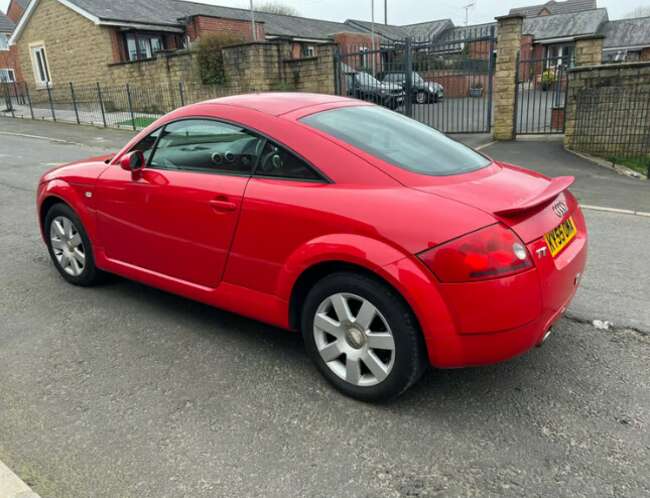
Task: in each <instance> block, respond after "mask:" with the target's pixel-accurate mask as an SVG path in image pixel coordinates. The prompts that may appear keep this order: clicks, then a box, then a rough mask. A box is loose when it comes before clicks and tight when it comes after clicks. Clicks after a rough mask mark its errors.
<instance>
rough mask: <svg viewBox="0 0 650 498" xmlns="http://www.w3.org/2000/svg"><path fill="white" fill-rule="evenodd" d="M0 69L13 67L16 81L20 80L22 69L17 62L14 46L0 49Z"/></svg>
mask: <svg viewBox="0 0 650 498" xmlns="http://www.w3.org/2000/svg"><path fill="white" fill-rule="evenodd" d="M0 69H13V70H14V72H15V73H16V81H22V79H23V77H22V71H21V68H20V65H19V64H18V52H17V50H16V47H10V48H9V50H0Z"/></svg>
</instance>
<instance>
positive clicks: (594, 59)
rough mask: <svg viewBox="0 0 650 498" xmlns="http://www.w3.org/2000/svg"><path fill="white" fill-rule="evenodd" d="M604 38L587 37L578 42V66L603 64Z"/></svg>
mask: <svg viewBox="0 0 650 498" xmlns="http://www.w3.org/2000/svg"><path fill="white" fill-rule="evenodd" d="M603 42H604V37H602V36H596V37H585V38H580V39H578V40H576V48H575V50H576V66H589V65H592V64H601V63H602V62H603Z"/></svg>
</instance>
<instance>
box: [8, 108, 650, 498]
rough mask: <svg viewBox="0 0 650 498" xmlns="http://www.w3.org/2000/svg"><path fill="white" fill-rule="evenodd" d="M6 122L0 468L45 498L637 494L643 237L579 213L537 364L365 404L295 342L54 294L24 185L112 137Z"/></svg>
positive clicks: (125, 304) (117, 296)
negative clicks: (572, 267)
mask: <svg viewBox="0 0 650 498" xmlns="http://www.w3.org/2000/svg"><path fill="white" fill-rule="evenodd" d="M19 123H20V122H16V121H12V120H5V119H0V198H1V199H2V207H3V216H2V217H1V218H0V241H1V244H2V248H3V250H4V251H3V253H4V254H5V257H4V258H1V259H0V274H1V275H2V276H3V284H4V285H3V286H2V287H0V324H1V325H0V365H2V368H1V369H0V421H1V422H2V423H1V424H0V460H2V461H3V462H4V463H5V464H7V465H8V466H9V467H10V468H11V469H12V470H13V471H14V472H16V473H17V474H18V475H19V476H20V477H21V478H22V479H23V480H25V481H27V482H28V483H29V484H31V485H32V487H33V488H34V490H35V491H36V492H38V493H39V494H40V495H41V496H43V497H44V498H45V497H51V498H63V497H75V498H76V497H82V496H94V497H115V496H120V497H181V496H188V497H192V498H196V497H215V496H228V497H238V496H269V497H275V496H277V497H287V496H313V497H320V496H322V497H355V496H359V497H368V498H370V497H378V496H381V497H384V496H388V497H391V496H394V497H399V496H419V497H434V496H449V497H457V496H494V497H497V496H498V497H501V496H506V497H520V496H537V497H547V496H572V497H582V496H584V497H634V498H636V497H640V496H647V495H648V494H650V478H649V476H650V434H649V430H648V427H649V423H650V413H649V412H650V389H649V385H650V371H649V370H648V360H649V358H650V340H649V336H648V332H650V316H648V315H647V314H645V315H644V314H643V313H642V311H643V306H645V309H646V311H647V309H649V308H650V306H648V305H649V304H650V301H648V299H647V298H646V296H650V275H648V273H647V272H648V265H647V264H646V263H647V258H641V257H639V256H640V253H641V252H642V251H643V250H644V249H643V248H645V247H648V246H649V245H650V219H646V218H642V217H638V216H628V215H618V214H612V213H603V212H598V211H587V212H586V215H587V220H588V223H589V226H590V229H591V256H590V257H591V260H590V266H589V268H588V271H587V274H586V275H585V280H584V284H583V286H582V288H581V290H580V291H579V294H578V296H577V299H576V304H575V305H574V306H573V307H572V308H571V310H570V314H569V318H566V319H563V320H562V321H561V322H560V323H559V324H558V326H557V327H556V330H555V334H554V335H553V336H552V337H551V339H550V340H549V341H548V342H547V343H546V345H545V346H544V347H542V348H540V349H535V350H533V351H531V352H530V353H529V354H527V355H525V356H522V357H520V358H517V359H515V360H512V361H510V362H507V363H505V364H501V365H496V366H493V367H487V368H474V369H463V370H452V371H432V372H430V373H429V374H427V375H426V376H425V378H424V379H423V381H422V382H421V383H419V384H418V385H417V386H416V387H415V388H414V389H412V390H411V391H409V392H407V393H406V395H405V396H404V397H402V398H400V399H399V400H398V401H397V402H394V403H392V404H389V405H385V406H374V405H367V404H362V403H358V402H355V401H352V400H350V399H347V398H345V397H342V396H341V395H339V394H338V393H337V392H335V391H333V390H332V389H331V388H330V387H328V386H327V385H326V384H325V383H324V382H323V381H322V380H321V378H320V376H319V375H318V374H317V372H316V371H315V369H314V368H313V367H312V365H311V364H310V362H309V360H308V359H307V357H306V355H305V353H304V352H303V348H302V343H301V340H300V337H299V336H298V335H297V334H292V333H288V332H284V331H280V330H277V329H274V328H271V327H268V326H265V325H262V324H259V323H257V322H253V321H250V320H247V319H245V318H241V317H238V316H235V315H232V314H229V313H225V312H222V311H219V310H216V309H213V308H210V307H207V306H204V305H201V304H197V303H194V302H190V301H187V300H185V299H182V298H179V297H176V296H172V295H170V294H166V293H164V292H160V291H157V290H154V289H151V288H148V287H145V286H143V285H139V284H136V283H133V282H129V281H126V280H123V279H119V278H114V279H112V280H111V281H110V282H109V283H108V284H106V285H104V286H101V287H97V288H94V289H80V288H75V287H71V286H69V285H67V284H65V283H64V282H63V281H62V279H61V278H60V277H59V276H58V274H57V273H56V272H55V270H54V268H53V267H52V265H51V264H50V263H49V261H48V257H47V253H46V250H45V248H44V246H43V244H42V242H41V240H40V236H39V233H38V227H37V224H36V214H35V212H34V211H35V210H34V187H35V182H36V180H37V178H38V176H39V175H40V174H41V172H42V171H44V170H45V169H47V168H49V167H51V165H52V163H55V162H64V161H69V160H73V159H78V158H82V157H85V156H88V155H92V154H101V153H104V152H105V151H106V150H107V149H115V148H116V147H117V145H118V144H117V142H118V139H120V138H122V137H121V136H117V135H113V134H112V133H108V134H105V135H104V132H103V131H102V130H96V129H92V128H87V129H86V128H81V129H80V128H78V127H68V126H64V125H50V124H40V123H30V125H29V126H30V127H31V128H30V129H29V130H28V131H30V132H31V133H29V134H30V135H35V136H46V137H48V136H52V137H54V138H58V139H61V138H62V136H69V137H70V139H71V141H73V142H76V143H77V145H73V144H68V143H64V142H57V141H50V140H46V139H42V138H30V137H26V136H20V135H15V134H13V133H21V131H19V130H18V131H17V128H16V127H17V126H23V124H19ZM39 125H40V126H39ZM3 133H12V134H10V135H7V134H3ZM116 133H119V132H116ZM100 136H102V138H103V140H101V141H100V140H98V138H99V137H100ZM528 145H529V144H526V146H528ZM488 150H489V153H490V154H491V155H493V156H494V157H495V158H500V159H507V160H511V159H512V158H513V155H515V154H519V152H517V151H516V150H514V149H510V148H508V147H506V148H501V145H500V144H499V145H496V146H493V147H490V148H488ZM535 150H538V149H531V151H535ZM539 150H542V149H539ZM524 156H525V154H523V153H522V156H521V157H520V159H522V161H520V162H526V161H527V162H528V163H529V165H533V164H532V163H535V164H537V163H538V162H539V163H540V164H541V163H544V164H545V163H546V162H547V158H546V157H544V158H537V157H535V155H534V153H533V152H530V153H529V157H528V158H526V157H524ZM562 161H563V159H558V163H561V162H562ZM585 167H586V166H585ZM596 176H597V175H596ZM588 177H589V175H586V173H585V178H588ZM585 181H587V180H586V179H585ZM590 181H597V180H596V179H594V178H592V179H591V180H590ZM603 183H607V184H611V185H614V183H612V181H611V178H609V177H607V178H605V179H604V181H603ZM577 185H578V184H577ZM602 188H603V189H605V188H606V187H604V186H603V187H602ZM619 188H622V187H619ZM586 189H587V187H585V192H586ZM584 195H585V196H586V195H587V194H586V193H584ZM623 197H625V196H624V195H623V196H621V198H623ZM614 230H615V231H617V233H619V234H622V235H624V237H622V238H621V239H620V242H619V243H618V244H617V243H615V239H612V237H611V236H610V234H611V232H612V231H614ZM632 282H634V283H633V284H632ZM604 303H608V305H609V303H611V304H612V305H613V304H614V303H615V304H616V308H617V310H618V312H619V313H620V315H621V316H622V317H627V318H631V317H633V318H636V319H637V320H638V323H637V324H636V325H635V326H631V325H625V324H620V323H617V320H616V319H612V317H611V316H610V314H609V309H608V307H607V306H606V305H605V304H604ZM592 319H603V320H607V319H612V321H614V322H615V326H614V327H611V328H610V329H609V330H603V329H597V328H595V327H593V326H592V325H591V323H590V321H591V320H592ZM1 491H2V490H0V496H1V495H2V492H1Z"/></svg>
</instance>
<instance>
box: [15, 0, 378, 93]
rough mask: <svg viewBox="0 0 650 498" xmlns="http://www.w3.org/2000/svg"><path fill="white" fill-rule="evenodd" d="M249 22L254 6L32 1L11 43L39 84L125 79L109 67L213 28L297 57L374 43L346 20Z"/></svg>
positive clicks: (258, 18) (269, 18) (183, 43)
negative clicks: (334, 46) (329, 47)
mask: <svg viewBox="0 0 650 498" xmlns="http://www.w3.org/2000/svg"><path fill="white" fill-rule="evenodd" d="M251 26H252V20H251V14H250V11H249V10H246V9H237V8H230V7H221V6H216V5H206V4H200V3H193V2H186V1H180V0H113V1H111V2H105V1H104V0H32V2H31V3H29V6H28V7H27V10H26V11H25V13H24V15H23V16H22V17H21V18H20V20H19V22H18V24H17V27H16V29H15V31H14V34H13V36H12V38H11V44H14V45H16V46H17V50H18V55H19V61H20V66H21V68H22V70H23V74H25V75H26V78H27V81H28V82H29V83H32V82H33V85H34V86H35V88H36V89H39V88H45V87H46V86H48V85H56V83H57V82H61V81H63V82H65V83H67V82H69V81H72V82H75V83H77V84H82V85H83V84H94V83H95V82H97V81H101V82H104V83H106V84H110V83H111V82H113V83H122V82H121V81H115V80H114V79H113V78H111V77H110V76H109V74H111V71H107V67H110V66H114V65H119V64H129V63H137V62H140V61H148V60H151V59H154V58H155V57H156V55H157V54H159V53H163V52H164V53H169V52H174V51H178V50H181V49H184V48H187V47H189V46H191V45H192V44H193V43H195V42H196V41H197V40H198V39H199V38H201V37H202V36H204V35H206V34H210V33H217V32H218V33H224V32H226V33H231V34H236V35H238V36H239V37H241V38H242V39H243V40H247V41H252V40H253V39H254V38H256V39H257V40H262V41H264V40H266V41H276V40H284V41H287V42H289V43H290V46H291V49H290V56H291V57H293V58H296V59H299V58H304V57H313V56H315V55H317V52H318V47H319V46H320V45H323V44H331V43H334V42H337V40H338V42H340V43H341V44H345V43H352V42H355V43H356V42H360V41H363V43H365V44H367V45H370V44H371V41H372V40H371V37H370V36H369V35H366V34H365V33H362V32H360V31H359V30H356V29H353V28H351V27H350V26H349V25H347V24H344V23H336V22H330V21H322V20H317V19H308V18H303V17H294V16H284V15H276V14H268V13H261V12H256V13H255V36H253V30H252V27H251ZM350 31H352V33H350ZM112 73H113V75H114V74H115V73H116V71H112ZM32 76H33V77H32Z"/></svg>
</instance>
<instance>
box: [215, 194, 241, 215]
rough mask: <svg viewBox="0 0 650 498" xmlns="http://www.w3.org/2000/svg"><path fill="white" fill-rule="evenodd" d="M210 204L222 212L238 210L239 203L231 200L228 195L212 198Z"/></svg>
mask: <svg viewBox="0 0 650 498" xmlns="http://www.w3.org/2000/svg"><path fill="white" fill-rule="evenodd" d="M210 206H212V208H213V209H214V210H215V211H219V212H221V213H227V212H230V211H236V210H237V204H235V203H234V202H232V201H229V200H228V199H227V197H225V196H224V197H219V198H217V199H212V200H211V201H210Z"/></svg>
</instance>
